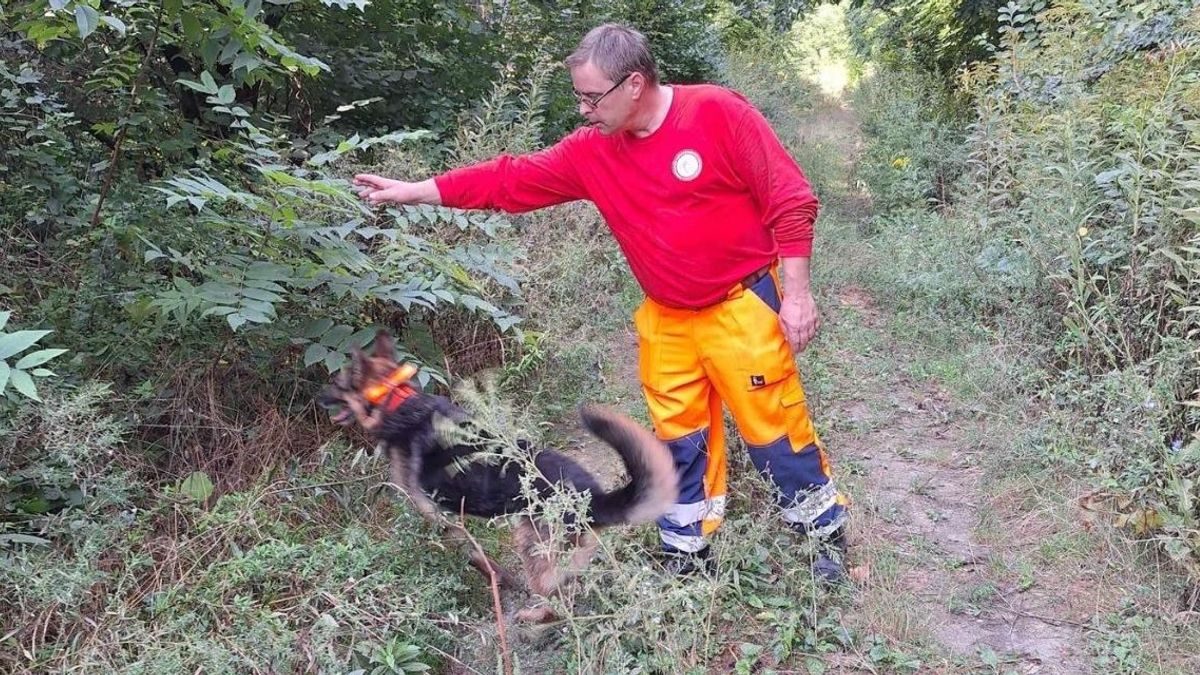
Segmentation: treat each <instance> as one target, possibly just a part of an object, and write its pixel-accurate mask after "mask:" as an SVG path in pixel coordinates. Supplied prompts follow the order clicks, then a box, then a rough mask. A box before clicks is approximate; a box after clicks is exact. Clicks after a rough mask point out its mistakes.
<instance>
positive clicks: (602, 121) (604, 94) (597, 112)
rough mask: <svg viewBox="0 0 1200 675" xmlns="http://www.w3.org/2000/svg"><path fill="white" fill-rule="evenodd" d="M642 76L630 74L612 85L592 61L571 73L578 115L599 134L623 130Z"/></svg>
mask: <svg viewBox="0 0 1200 675" xmlns="http://www.w3.org/2000/svg"><path fill="white" fill-rule="evenodd" d="M640 82H641V75H640V74H639V73H633V74H632V75H628V76H626V77H625V78H624V79H623V80H618V81H616V82H614V81H613V80H611V79H609V78H608V76H607V75H605V74H604V73H603V72H601V71H600V69H599V68H597V67H596V65H595V64H593V63H592V62H591V61H588V62H587V63H585V64H583V65H582V66H579V67H578V68H575V69H574V70H572V71H571V84H572V85H573V86H574V88H575V96H576V98H578V99H579V114H580V115H583V117H584V119H586V120H587V124H588V126H591V127H595V128H596V129H597V130H599V131H600V133H602V134H606V135H607V134H613V133H616V132H618V131H620V130H621V129H623V128H624V126H625V124H626V123H627V122H628V121H629V118H630V113H631V112H632V110H633V105H634V100H635V96H634V92H633V91H632V90H634V89H639V88H640Z"/></svg>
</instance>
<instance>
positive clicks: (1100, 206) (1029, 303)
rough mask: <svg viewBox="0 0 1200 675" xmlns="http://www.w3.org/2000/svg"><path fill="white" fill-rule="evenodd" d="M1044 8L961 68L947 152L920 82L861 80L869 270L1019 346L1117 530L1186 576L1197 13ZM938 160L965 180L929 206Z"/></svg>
mask: <svg viewBox="0 0 1200 675" xmlns="http://www.w3.org/2000/svg"><path fill="white" fill-rule="evenodd" d="M1042 7H1044V3H1043V4H1038V5H1035V3H1033V2H1027V3H1023V4H1022V3H1018V5H1017V6H1015V8H1009V9H1007V10H1004V11H1002V12H1001V17H1000V18H1001V29H1002V30H1001V41H1000V45H999V49H998V50H997V52H996V55H995V57H994V58H993V59H991V60H990V61H988V62H986V63H982V64H979V65H977V66H976V67H974V68H972V69H971V70H969V71H967V72H965V73H963V75H962V79H961V81H960V82H959V85H960V88H959V90H960V91H963V92H966V93H968V94H970V95H971V97H972V101H973V113H974V115H973V119H972V120H970V123H969V124H968V125H966V126H965V127H963V130H964V132H965V136H964V137H963V141H962V143H960V144H955V143H953V142H951V143H949V144H946V145H943V144H942V143H940V142H939V140H938V138H937V136H936V135H935V136H930V135H929V134H928V131H927V125H928V126H929V127H933V128H935V129H936V128H941V124H938V123H937V121H938V116H939V115H941V114H942V111H943V110H944V109H945V108H944V107H943V106H941V105H939V104H938V103H937V100H938V98H937V97H938V96H945V95H944V94H940V93H938V92H939V91H940V88H939V86H938V85H937V83H936V82H930V81H928V80H927V79H926V80H923V79H922V77H923V76H920V75H913V74H911V73H907V72H901V73H896V72H891V71H885V72H883V73H881V77H880V78H879V80H878V81H877V83H876V84H874V85H868V86H865V87H864V91H863V94H862V95H861V96H860V99H859V100H860V102H861V104H862V105H863V106H864V108H865V110H866V118H867V120H868V125H867V126H868V129H869V130H870V131H871V132H872V134H873V140H872V148H871V149H870V150H869V151H868V154H867V162H866V166H865V167H864V168H863V169H862V170H861V171H860V174H861V175H862V176H863V178H864V180H865V181H866V182H867V184H868V186H869V187H870V188H871V190H872V195H873V196H874V197H875V199H876V205H877V206H881V207H883V208H880V209H877V210H878V212H879V213H880V216H879V217H878V218H877V220H876V226H877V227H878V228H879V232H880V237H879V239H880V241H881V243H882V242H884V241H886V242H887V245H889V246H892V247H893V248H894V250H895V252H896V253H895V258H896V261H897V265H896V267H895V268H894V269H892V270H888V271H885V272H883V273H882V274H881V276H883V277H886V278H887V280H889V281H892V282H894V284H895V285H894V288H898V289H901V290H903V289H908V290H909V291H910V292H909V293H906V294H903V295H902V297H903V298H904V300H905V302H906V303H907V304H908V305H909V306H910V307H915V308H918V309H923V310H924V311H930V312H935V313H938V314H942V315H947V314H951V315H958V316H961V317H972V318H974V319H979V320H982V321H983V322H984V323H985V324H986V325H988V326H990V327H991V328H992V329H993V330H994V332H995V334H996V335H998V336H1002V339H1004V340H1005V341H1007V342H1009V343H1012V344H1019V345H1023V347H1022V349H1023V350H1024V351H1025V352H1026V353H1028V355H1029V356H1030V357H1031V360H1030V363H1033V364H1036V365H1039V366H1041V367H1044V368H1045V369H1047V370H1046V372H1047V373H1048V378H1047V380H1046V382H1045V384H1044V385H1043V386H1041V387H1039V388H1038V391H1039V392H1040V393H1041V394H1042V395H1043V396H1044V398H1045V400H1046V401H1047V403H1048V406H1047V413H1048V414H1049V415H1050V416H1052V417H1053V418H1055V419H1057V420H1058V422H1059V423H1060V424H1061V426H1062V427H1063V428H1064V429H1068V430H1070V431H1071V432H1072V433H1073V437H1074V438H1075V439H1076V444H1077V451H1076V452H1075V453H1072V455H1071V457H1072V458H1073V461H1077V462H1079V463H1080V464H1081V465H1083V466H1086V467H1088V468H1090V469H1091V470H1093V471H1095V472H1096V475H1097V477H1098V478H1099V480H1101V481H1102V485H1104V486H1105V487H1106V489H1107V490H1108V491H1109V492H1108V493H1106V494H1111V497H1112V499H1111V501H1112V506H1113V507H1114V508H1115V509H1116V510H1118V511H1119V512H1120V513H1121V515H1120V516H1119V518H1118V522H1119V523H1120V524H1122V525H1128V526H1130V527H1131V528H1132V529H1133V530H1134V531H1135V532H1136V533H1137V534H1139V535H1145V536H1152V537H1156V538H1159V539H1161V540H1162V542H1163V543H1164V544H1165V545H1166V548H1167V551H1168V552H1169V553H1170V555H1171V557H1172V558H1174V559H1175V560H1176V561H1178V562H1179V563H1181V564H1182V565H1184V566H1185V567H1186V568H1188V569H1189V570H1190V571H1191V572H1192V573H1193V574H1195V575H1197V577H1198V578H1200V502H1198V499H1200V497H1198V495H1200V492H1198V491H1197V485H1196V481H1197V480H1200V346H1198V345H1200V340H1198V338H1200V309H1198V308H1197V298H1200V212H1198V211H1197V210H1196V208H1195V203H1196V198H1197V196H1198V191H1200V180H1198V178H1200V173H1198V170H1197V166H1200V9H1197V8H1195V6H1194V4H1193V3H1190V2H1182V1H1180V0H1157V1H1154V2H1148V3H1141V4H1139V5H1136V6H1132V7H1130V6H1127V5H1126V4H1125V3H1117V2H1107V1H1101V0H1083V1H1080V2H1072V3H1062V4H1059V5H1057V6H1056V7H1053V8H1051V9H1042ZM931 90H932V91H933V92H934V93H933V95H932V97H931V94H930V91H931ZM943 100H947V99H943ZM880 122H882V123H880ZM948 140H951V141H952V140H953V138H952V137H951V138H950V139H948ZM909 149H913V150H911V151H910V150H909ZM909 152H912V154H907V153H909ZM947 158H950V161H949V162H947ZM955 158H961V160H960V159H955ZM946 166H951V167H955V166H957V167H959V169H960V170H961V173H962V177H961V180H959V181H958V182H957V184H956V185H955V186H954V189H953V190H951V191H950V193H949V194H950V198H949V199H942V198H939V197H937V195H936V192H937V190H935V189H931V188H932V187H933V186H936V185H939V184H944V177H947V176H953V175H954V173H955V171H951V172H947V171H945V167H946ZM910 167H912V168H915V171H914V175H912V176H906V175H905V172H907V171H909V170H910ZM939 176H942V177H943V178H939ZM922 197H924V198H927V199H930V198H931V199H933V202H932V204H933V205H935V206H937V207H939V208H936V209H928V208H921V209H917V210H913V208H912V207H916V206H919V200H920V199H921V198H922ZM939 270H941V271H945V272H947V274H938V271H939ZM930 275H933V277H934V278H932V279H930ZM922 279H927V280H928V282H927V283H922Z"/></svg>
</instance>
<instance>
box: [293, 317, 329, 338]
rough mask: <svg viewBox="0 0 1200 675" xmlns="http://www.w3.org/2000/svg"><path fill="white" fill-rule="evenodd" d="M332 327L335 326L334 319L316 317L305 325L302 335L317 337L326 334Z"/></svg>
mask: <svg viewBox="0 0 1200 675" xmlns="http://www.w3.org/2000/svg"><path fill="white" fill-rule="evenodd" d="M330 328H333V320H332V319H316V320H314V321H312V322H311V323H309V324H308V325H306V326H305V327H304V329H303V332H302V333H301V335H303V336H304V337H306V338H310V339H315V338H319V337H321V336H322V335H324V334H325V332H326V331H328V330H329V329H330Z"/></svg>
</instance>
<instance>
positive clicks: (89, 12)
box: [75, 5, 100, 38]
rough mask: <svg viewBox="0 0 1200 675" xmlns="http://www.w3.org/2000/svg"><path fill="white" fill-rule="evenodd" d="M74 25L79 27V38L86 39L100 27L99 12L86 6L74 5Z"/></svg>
mask: <svg viewBox="0 0 1200 675" xmlns="http://www.w3.org/2000/svg"><path fill="white" fill-rule="evenodd" d="M75 25H76V26H78V27H79V37H81V38H86V37H87V36H89V35H91V34H92V33H93V32H94V31H95V30H96V27H97V26H98V25H100V12H97V11H96V10H94V9H92V8H91V7H88V6H87V5H75Z"/></svg>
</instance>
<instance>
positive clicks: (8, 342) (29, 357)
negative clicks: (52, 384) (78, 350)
mask: <svg viewBox="0 0 1200 675" xmlns="http://www.w3.org/2000/svg"><path fill="white" fill-rule="evenodd" d="M10 316H12V312H8V311H4V312H0V394H4V395H6V396H8V397H9V398H13V397H14V396H15V395H16V393H20V394H21V395H22V396H25V397H26V398H31V399H33V400H35V401H40V400H42V399H41V398H40V397H39V396H38V392H37V386H36V385H35V384H34V381H33V378H35V377H39V378H40V377H52V376H53V375H54V372H53V371H50V370H48V369H46V368H42V367H41V366H42V364H44V363H46V362H47V361H49V360H51V359H53V358H55V357H58V356H61V355H63V354H65V353H66V351H67V350H65V349H39V350H37V351H33V352H29V353H27V354H25V355H24V356H22V357H21V358H19V359H18V360H17V361H16V362H15V363H11V364H10V363H9V359H12V358H15V357H16V356H17V355H18V354H20V353H21V352H23V351H25V350H27V349H29V348H30V347H33V346H34V345H36V344H37V343H38V341H39V340H41V339H42V338H44V337H46V336H47V335H49V334H50V333H52V332H53V331H49V330H19V331H16V332H13V333H8V332H5V331H4V327H5V325H7V324H8V319H9V317H10ZM10 384H11V385H12V389H11V391H10V390H9V388H8V385H10Z"/></svg>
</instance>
